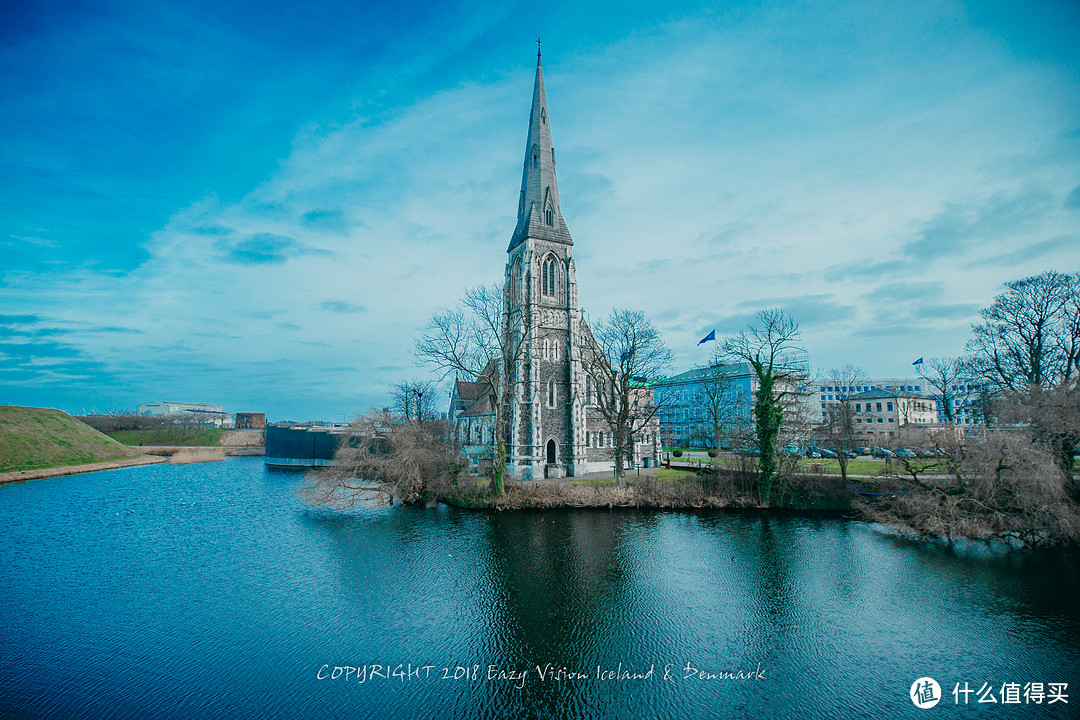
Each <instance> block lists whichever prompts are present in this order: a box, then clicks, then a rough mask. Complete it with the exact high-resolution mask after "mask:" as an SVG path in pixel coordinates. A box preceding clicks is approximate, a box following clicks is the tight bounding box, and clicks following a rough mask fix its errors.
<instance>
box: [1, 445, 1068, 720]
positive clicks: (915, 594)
mask: <svg viewBox="0 0 1080 720" xmlns="http://www.w3.org/2000/svg"><path fill="white" fill-rule="evenodd" d="M299 482H300V478H299V477H298V476H289V475H279V474H273V475H271V474H268V473H266V472H265V471H264V470H263V468H262V466H261V464H259V463H258V462H257V460H251V459H239V460H237V461H229V462H225V463H216V464H213V465H207V466H152V467H148V468H134V469H130V470H127V471H118V472H116V473H99V474H96V475H95V476H85V477H84V478H79V482H78V483H72V482H70V479H57V480H55V481H44V482H41V483H36V484H35V483H28V484H26V485H23V486H18V487H3V488H0V526H3V527H4V528H5V534H4V536H3V539H2V541H0V542H2V549H3V553H0V583H3V586H4V587H5V592H4V593H3V594H0V667H3V668H4V673H5V675H4V680H3V682H0V716H12V717H35V716H38V717H57V716H64V717H69V716H70V717H108V716H114V715H119V716H132V717H134V716H144V715H148V714H149V715H154V716H158V717H178V718H179V717H191V716H222V717H228V716H235V717H275V716H276V717H334V716H343V715H344V716H350V717H378V718H411V717H415V716H432V717H465V718H470V717H475V718H482V717H494V716H500V717H501V716H514V717H525V718H528V717H538V718H539V717H543V718H616V717H640V716H647V717H680V718H683V717H687V718H695V717H715V716H718V715H719V716H727V717H747V718H749V717H755V718H757V717H769V718H784V717H834V718H843V717H889V718H892V717H925V716H926V715H924V714H921V713H924V711H921V710H918V709H917V708H915V707H914V706H913V705H912V704H911V702H910V701H909V700H908V698H907V689H908V687H909V686H910V684H911V682H912V681H913V680H914V679H915V678H916V677H919V676H922V675H930V676H932V677H936V678H938V680H939V681H941V683H942V686H943V688H946V690H949V689H951V687H952V684H951V683H952V682H957V681H959V682H963V681H967V682H969V683H971V684H973V685H976V686H977V685H978V684H981V683H982V682H984V681H986V682H996V683H998V684H1000V683H1002V682H1005V681H1016V682H1021V683H1023V682H1026V681H1041V682H1050V681H1054V682H1057V681H1064V682H1070V683H1071V685H1070V687H1074V688H1075V687H1077V686H1078V685H1077V684H1078V683H1080V680H1078V679H1077V676H1078V670H1080V640H1078V638H1080V633H1078V632H1077V630H1080V611H1078V609H1077V607H1076V604H1075V597H1076V596H1077V592H1078V591H1080V574H1078V573H1077V568H1078V567H1080V565H1078V561H1077V558H1076V557H1075V556H1070V555H1067V554H1051V553H1047V554H1043V555H1039V556H1035V557H1032V556H1027V555H1021V554H1017V553H1000V552H990V551H987V550H985V549H984V548H981V547H978V546H976V547H973V548H965V549H961V548H957V547H947V546H934V545H927V544H923V543H914V542H912V541H909V540H905V539H903V538H898V537H894V536H890V535H887V534H883V533H882V532H880V531H879V530H876V529H874V528H871V527H869V526H866V525H863V524H858V523H851V522H847V521H844V520H840V519H822V520H813V519H803V518H767V517H760V516H755V515H733V514H725V513H711V512H700V513H676V512H625V511H618V510H611V511H600V512H593V511H557V512H546V513H533V514H523V513H474V512H463V511H458V510H453V509H450V508H445V507H442V508H421V509H411V508H400V507H398V508H392V509H379V510H371V509H368V510H363V509H361V510H357V511H356V512H353V513H347V514H338V513H329V512H322V511H318V510H313V509H311V508H308V507H306V506H304V505H303V504H302V503H300V502H299V500H298V499H297V498H296V496H295V493H294V491H295V489H296V487H297V486H298V484H299ZM61 489H62V491H60V492H58V490H61ZM409 663H412V664H413V665H415V666H428V665H430V666H431V667H432V668H434V673H435V677H432V678H425V679H424V680H423V681H415V680H410V681H408V682H405V681H403V680H401V679H394V680H383V679H378V680H374V681H369V682H365V683H363V684H360V683H357V682H349V683H344V682H326V681H322V680H319V679H317V676H318V674H319V671H320V669H321V668H323V667H324V666H329V667H332V666H335V665H349V666H370V665H375V664H377V665H380V666H383V667H386V666H388V665H389V666H394V665H396V664H409ZM620 663H621V664H622V668H623V669H624V670H625V671H629V672H646V671H648V669H650V668H654V672H655V673H656V674H655V675H654V676H653V677H652V678H650V679H648V680H632V679H623V680H612V679H599V678H597V677H596V671H597V667H600V668H601V670H602V671H604V672H608V671H611V670H615V669H617V668H618V667H619V666H620ZM688 664H689V665H690V666H691V667H692V668H698V669H701V670H703V671H724V670H727V671H737V670H740V669H744V670H747V669H753V668H756V667H758V666H759V665H760V667H761V668H762V669H763V672H764V675H765V678H764V679H763V680H754V681H730V680H729V681H719V680H713V681H703V680H701V679H700V678H690V679H687V678H685V677H684V675H685V668H686V666H687V665H688ZM538 665H539V666H540V667H541V668H544V667H547V666H549V665H550V666H551V672H552V673H553V674H554V673H558V671H559V670H560V669H564V670H567V671H571V672H575V673H576V672H584V673H585V674H586V675H587V676H588V678H587V679H585V680H580V679H570V678H564V679H562V680H561V681H554V680H552V679H551V675H549V676H548V678H549V679H547V680H540V679H539V677H537V670H536V668H537V666H538ZM489 666H490V667H494V668H495V669H496V673H498V672H500V671H501V672H503V673H506V674H507V675H506V676H505V679H499V678H498V677H496V678H495V679H493V680H489V679H488V668H489ZM57 667H64V668H65V670H66V672H68V673H69V677H70V678H77V680H70V681H69V680H57V679H56V674H55V668H57ZM458 667H460V668H463V669H466V670H467V672H468V675H467V677H464V678H457V679H455V678H454V676H453V674H454V672H456V670H455V669H456V668H458ZM474 668H475V670H474ZM665 669H667V670H673V671H674V672H673V677H672V678H670V679H668V680H664V679H662V674H663V673H664V671H665ZM521 672H527V673H528V675H527V676H526V677H525V678H519V677H515V676H513V675H512V673H521ZM444 673H449V675H450V677H448V678H445V679H444V678H443V677H442V675H443V674H444ZM826 680H827V681H826ZM947 700H949V701H950V702H951V700H952V698H951V696H949V697H948V698H947ZM1076 701H1080V699H1076V700H1073V702H1072V703H1071V705H1070V706H1069V707H1063V706H1061V705H1058V706H1054V707H1049V706H1046V705H1044V706H1042V707H1026V708H1023V709H1017V708H1012V707H1002V706H1000V705H998V706H997V707H993V706H982V707H978V708H975V709H977V710H978V713H979V717H985V718H992V717H1004V718H1016V717H1019V716H1020V714H1021V713H1023V716H1024V717H1067V716H1068V710H1069V709H1071V707H1074V706H1075V702H1076ZM1010 711H1011V712H1010ZM960 712H961V709H958V708H955V707H942V708H941V713H939V714H944V715H949V714H950V713H952V714H958V713H960Z"/></svg>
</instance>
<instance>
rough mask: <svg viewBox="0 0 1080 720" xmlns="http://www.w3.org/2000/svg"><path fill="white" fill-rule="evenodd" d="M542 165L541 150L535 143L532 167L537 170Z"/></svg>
mask: <svg viewBox="0 0 1080 720" xmlns="http://www.w3.org/2000/svg"><path fill="white" fill-rule="evenodd" d="M539 166H540V151H539V150H538V149H537V148H536V146H535V145H533V149H532V169H533V170H535V169H536V168H538V167H539Z"/></svg>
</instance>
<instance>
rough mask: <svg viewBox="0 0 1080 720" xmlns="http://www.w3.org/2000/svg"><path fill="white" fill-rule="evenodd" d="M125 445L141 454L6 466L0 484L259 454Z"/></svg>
mask: <svg viewBox="0 0 1080 720" xmlns="http://www.w3.org/2000/svg"><path fill="white" fill-rule="evenodd" d="M127 447H129V448H131V449H132V450H138V451H140V452H141V453H142V454H141V455H135V456H132V457H130V458H120V459H116V460H103V461H101V462H89V463H81V464H79V465H56V466H54V467H48V468H36V469H34V470H9V471H7V472H0V485H6V484H8V483H17V482H24V481H27V480H42V479H44V478H50V477H65V476H67V475H81V474H82V473H91V472H101V471H103V470H120V469H122V468H128V467H138V466H140V465H159V464H161V463H167V464H170V465H187V464H191V463H204V462H221V461H223V460H224V459H225V458H226V457H236V456H257V455H262V448H261V447H243V446H236V447H223V446H220V445H208V446H198V445H196V446H182V445H178V446H167V445H158V446H150V445H147V446H137V445H128V446H127Z"/></svg>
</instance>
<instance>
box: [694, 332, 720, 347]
mask: <svg viewBox="0 0 1080 720" xmlns="http://www.w3.org/2000/svg"><path fill="white" fill-rule="evenodd" d="M715 339H716V331H715V330H710V331H709V334H708V335H706V336H705V337H703V338H701V339H700V340H698V345H700V344H701V343H707V342H709V341H710V340H715Z"/></svg>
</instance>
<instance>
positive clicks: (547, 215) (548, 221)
mask: <svg viewBox="0 0 1080 720" xmlns="http://www.w3.org/2000/svg"><path fill="white" fill-rule="evenodd" d="M544 224H545V225H554V224H555V206H554V205H553V204H552V203H551V188H548V189H546V190H544Z"/></svg>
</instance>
